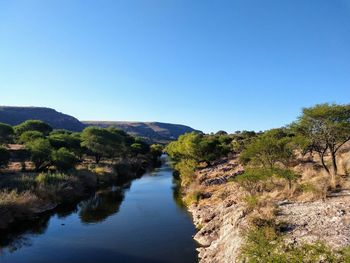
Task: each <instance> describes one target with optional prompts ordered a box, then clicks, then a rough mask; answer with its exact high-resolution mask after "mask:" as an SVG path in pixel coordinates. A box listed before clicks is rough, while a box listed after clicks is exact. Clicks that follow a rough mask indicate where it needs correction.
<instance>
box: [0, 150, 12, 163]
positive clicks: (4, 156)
mask: <svg viewBox="0 0 350 263" xmlns="http://www.w3.org/2000/svg"><path fill="white" fill-rule="evenodd" d="M9 161H10V153H9V151H8V150H7V149H5V148H4V147H0V168H1V167H5V166H7V164H8V162H9Z"/></svg>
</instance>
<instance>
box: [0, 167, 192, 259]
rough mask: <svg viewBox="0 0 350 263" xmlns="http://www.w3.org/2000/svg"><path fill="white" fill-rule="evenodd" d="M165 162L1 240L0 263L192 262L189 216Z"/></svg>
mask: <svg viewBox="0 0 350 263" xmlns="http://www.w3.org/2000/svg"><path fill="white" fill-rule="evenodd" d="M172 174H173V171H172V169H171V167H169V165H168V164H167V163H166V162H164V163H163V164H162V166H161V167H160V168H156V169H153V170H152V171H149V172H146V173H144V174H143V175H142V176H141V177H140V178H136V179H133V180H131V181H130V182H129V183H125V184H121V185H119V184H116V185H115V186H113V187H103V188H101V189H99V190H98V191H96V192H95V193H92V194H91V195H90V196H88V197H87V198H84V199H83V201H80V202H77V203H75V204H72V205H68V206H65V205H63V206H62V205H61V206H59V207H58V208H57V209H55V210H54V211H53V212H49V213H44V214H42V215H40V216H38V217H37V218H36V219H35V220H34V222H23V223H22V224H16V225H15V226H14V228H13V229H12V231H11V232H10V233H8V235H7V236H5V235H0V237H1V238H0V261H1V262H2V263H7V262H8V263H22V262H23V259H26V262H27V263H32V262H33V263H37V262H52V263H56V262H57V263H61V262H76V263H87V262H128V263H141V262H142V263H162V262H167V263H178V262H182V263H195V262H198V261H197V253H196V242H195V241H194V240H193V239H192V235H193V234H194V233H195V228H194V226H193V223H192V220H191V217H190V215H189V214H188V213H187V211H186V210H185V209H184V208H183V207H181V206H179V204H178V203H177V202H176V201H177V200H176V196H175V195H176V194H175V193H174V187H175V186H176V185H175V182H174V180H173V176H172Z"/></svg>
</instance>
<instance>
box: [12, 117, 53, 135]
mask: <svg viewBox="0 0 350 263" xmlns="http://www.w3.org/2000/svg"><path fill="white" fill-rule="evenodd" d="M14 129H15V133H16V134H17V135H18V136H20V135H21V134H22V133H23V132H26V131H38V132H41V133H43V134H44V135H48V134H49V133H50V132H51V131H52V127H51V126H50V125H48V124H47V123H45V122H43V121H39V120H27V121H25V122H22V123H21V124H19V125H17V126H15V127H14Z"/></svg>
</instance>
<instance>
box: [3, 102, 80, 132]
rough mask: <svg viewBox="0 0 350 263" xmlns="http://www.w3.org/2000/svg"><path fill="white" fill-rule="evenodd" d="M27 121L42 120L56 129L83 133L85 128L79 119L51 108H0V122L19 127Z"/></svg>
mask: <svg viewBox="0 0 350 263" xmlns="http://www.w3.org/2000/svg"><path fill="white" fill-rule="evenodd" d="M26 120H41V121H44V122H46V123H48V124H49V125H50V126H51V127H53V128H54V129H66V130H70V131H81V130H83V129H84V128H85V125H84V124H83V123H81V122H80V121H79V120H78V119H76V118H74V117H72V116H70V115H67V114H63V113H61V112H58V111H56V110H54V109H51V108H45V107H13V106H0V122H3V123H7V124H10V125H17V124H20V123H21V122H24V121H26Z"/></svg>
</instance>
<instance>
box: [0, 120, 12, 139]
mask: <svg viewBox="0 0 350 263" xmlns="http://www.w3.org/2000/svg"><path fill="white" fill-rule="evenodd" d="M13 134H14V130H13V128H12V126H10V125H8V124H5V123H0V144H5V143H9V142H11V141H12V136H13Z"/></svg>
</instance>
